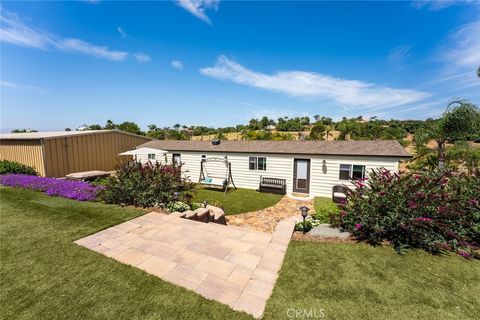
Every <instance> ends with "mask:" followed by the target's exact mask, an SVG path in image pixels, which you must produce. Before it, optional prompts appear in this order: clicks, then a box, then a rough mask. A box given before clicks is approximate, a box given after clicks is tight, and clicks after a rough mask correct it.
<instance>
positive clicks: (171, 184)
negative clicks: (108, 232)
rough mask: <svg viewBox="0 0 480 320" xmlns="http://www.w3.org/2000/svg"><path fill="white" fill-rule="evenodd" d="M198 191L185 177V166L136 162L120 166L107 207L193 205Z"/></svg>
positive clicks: (109, 189)
mask: <svg viewBox="0 0 480 320" xmlns="http://www.w3.org/2000/svg"><path fill="white" fill-rule="evenodd" d="M194 190H195V186H194V184H192V183H190V182H188V181H186V179H185V177H182V173H181V166H175V167H172V166H167V165H162V164H159V163H155V164H153V163H150V162H149V163H147V164H145V165H143V164H141V163H139V162H136V161H132V162H127V163H125V164H121V165H119V166H117V170H116V173H115V174H114V175H113V176H112V177H109V178H108V179H107V182H106V189H105V191H104V192H103V199H104V201H105V202H106V203H115V204H120V205H134V206H140V207H153V206H158V205H160V204H161V203H163V204H168V203H170V202H172V201H183V202H186V203H190V202H191V200H192V197H193V193H194ZM177 192H178V194H175V193H177Z"/></svg>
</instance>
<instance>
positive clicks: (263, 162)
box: [257, 157, 267, 171]
mask: <svg viewBox="0 0 480 320" xmlns="http://www.w3.org/2000/svg"><path fill="white" fill-rule="evenodd" d="M257 164H258V168H257V169H258V170H262V171H267V158H265V157H258V159H257Z"/></svg>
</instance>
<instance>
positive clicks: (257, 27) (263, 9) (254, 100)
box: [0, 0, 480, 131]
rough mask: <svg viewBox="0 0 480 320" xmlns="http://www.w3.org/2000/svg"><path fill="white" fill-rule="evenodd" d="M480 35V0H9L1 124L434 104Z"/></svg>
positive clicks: (457, 91) (48, 125)
mask: <svg viewBox="0 0 480 320" xmlns="http://www.w3.org/2000/svg"><path fill="white" fill-rule="evenodd" d="M479 35H480V2H478V1H465V2H459V1H442V2H433V1H422V2H420V1H413V2H409V1H402V2H313V1H310V2H272V1H266V2H253V1H250V2H233V1H214V0H209V1H204V0H195V1H189V0H182V1H162V2H153V1H150V2H110V1H74V2H73V1H62V2H9V1H3V2H2V5H1V26H0V39H1V43H0V44H1V100H0V102H1V129H2V131H9V130H11V129H14V128H32V129H37V130H63V128H65V127H70V128H76V127H78V126H80V125H82V124H93V123H99V124H104V123H105V121H106V120H107V119H112V120H113V121H114V122H122V121H126V120H128V121H134V122H137V123H138V124H140V125H141V126H142V128H143V129H146V126H147V125H149V124H152V123H154V124H157V125H159V126H171V125H173V124H175V123H177V122H179V123H182V124H187V125H190V124H195V125H207V126H226V125H235V124H238V123H244V122H245V121H246V120H247V119H249V118H252V117H261V116H263V115H267V116H270V117H274V118H278V117H280V116H290V117H292V116H304V115H307V116H313V115H315V114H320V115H325V116H330V117H333V118H335V119H339V118H341V117H343V116H347V117H348V116H357V115H363V116H364V117H369V116H374V115H377V116H379V117H381V118H387V119H389V118H398V119H422V118H427V117H436V116H439V115H440V114H441V112H442V111H443V110H444V109H445V106H446V104H447V103H448V102H449V101H450V100H452V99H453V98H465V99H468V100H470V101H472V102H474V103H476V104H480V80H479V79H478V78H476V75H475V72H476V68H477V67H478V66H480V36H479Z"/></svg>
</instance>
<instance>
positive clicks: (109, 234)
mask: <svg viewBox="0 0 480 320" xmlns="http://www.w3.org/2000/svg"><path fill="white" fill-rule="evenodd" d="M295 221H296V217H290V218H287V219H284V220H282V221H280V222H279V223H278V225H277V227H276V230H275V232H273V233H265V232H260V231H257V230H252V229H247V228H241V227H238V226H231V225H229V226H225V225H220V224H215V223H202V222H198V221H191V220H188V219H182V218H178V217H174V216H170V215H167V214H163V213H157V212H151V213H148V214H145V215H143V216H141V217H138V218H135V219H133V220H130V221H127V222H124V223H122V224H119V225H117V226H114V227H111V228H108V229H105V230H102V231H100V232H98V233H96V234H93V235H90V236H87V237H85V238H82V239H79V240H77V241H75V243H77V244H78V245H81V246H84V247H86V248H89V249H91V250H94V251H97V252H99V253H101V254H104V255H106V256H108V257H112V258H114V259H116V260H118V261H120V262H122V263H125V264H129V265H132V266H135V267H137V268H140V269H142V270H144V271H145V272H148V273H150V274H153V275H155V276H157V277H160V278H162V279H164V280H166V281H169V282H172V283H174V284H177V285H179V286H183V287H185V288H187V289H190V290H193V291H195V292H197V293H199V294H201V295H202V296H204V297H206V298H207V299H213V300H217V301H220V302H222V303H224V304H227V305H229V306H230V307H232V308H233V309H235V310H239V311H245V312H247V313H249V314H251V315H253V316H254V317H256V318H260V317H261V316H262V314H263V311H264V309H265V304H266V301H267V299H268V298H269V297H270V295H271V293H272V290H273V287H274V285H275V282H276V280H277V277H278V271H279V270H280V267H281V265H282V262H283V258H284V255H285V252H286V249H287V246H288V243H289V241H290V238H291V235H292V232H293V227H294V224H295Z"/></svg>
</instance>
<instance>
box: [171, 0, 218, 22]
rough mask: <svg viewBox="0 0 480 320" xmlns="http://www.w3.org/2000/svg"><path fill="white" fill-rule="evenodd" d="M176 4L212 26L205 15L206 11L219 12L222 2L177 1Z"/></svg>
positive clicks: (207, 0) (216, 0)
mask: <svg viewBox="0 0 480 320" xmlns="http://www.w3.org/2000/svg"><path fill="white" fill-rule="evenodd" d="M175 2H176V3H177V4H178V5H179V6H180V7H182V8H183V9H185V10H187V11H188V12H190V13H191V14H193V15H194V16H195V17H197V18H199V19H201V20H203V21H204V22H206V23H208V24H209V25H211V24H212V22H211V21H210V19H209V18H208V16H207V14H206V13H205V10H206V9H214V10H218V5H219V3H220V0H176V1H175Z"/></svg>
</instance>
